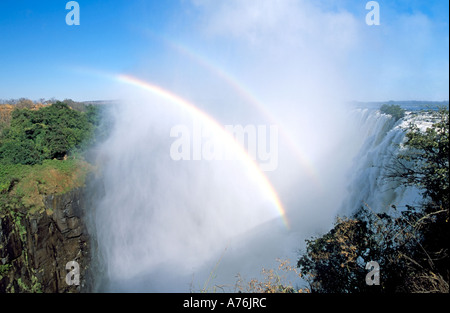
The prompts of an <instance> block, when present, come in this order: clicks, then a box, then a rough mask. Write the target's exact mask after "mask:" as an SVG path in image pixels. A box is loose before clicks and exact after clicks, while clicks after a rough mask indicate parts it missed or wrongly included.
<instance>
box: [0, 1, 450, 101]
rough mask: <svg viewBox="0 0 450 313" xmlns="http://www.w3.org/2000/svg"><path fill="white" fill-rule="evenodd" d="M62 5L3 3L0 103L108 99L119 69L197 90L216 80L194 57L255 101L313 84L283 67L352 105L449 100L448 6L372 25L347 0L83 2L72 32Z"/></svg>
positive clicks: (383, 13) (417, 5) (415, 5)
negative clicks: (269, 91) (270, 87)
mask: <svg viewBox="0 0 450 313" xmlns="http://www.w3.org/2000/svg"><path fill="white" fill-rule="evenodd" d="M67 2H68V1H63V0H59V1H53V0H52V1H32V0H1V1H0V99H9V98H19V97H26V98H30V99H33V100H36V99H39V98H46V99H49V98H52V97H55V98H57V99H64V98H71V99H74V100H80V101H83V100H97V99H113V98H115V97H116V96H117V94H116V91H117V84H118V83H117V82H116V81H114V80H113V79H111V78H110V76H111V75H114V74H121V73H125V74H130V75H136V76H138V77H141V78H143V79H147V80H151V81H152V82H153V83H156V84H159V85H162V86H164V87H165V88H169V89H170V88H174V89H177V88H178V89H179V90H180V92H182V90H183V88H180V86H181V85H183V86H189V88H190V89H191V90H194V89H195V88H201V86H205V85H206V86H209V85H208V84H210V81H211V80H209V79H206V78H205V77H207V75H211V76H214V75H213V73H209V74H207V73H206V72H207V69H205V66H204V64H202V63H201V62H199V61H198V60H199V59H201V60H205V62H206V63H207V64H209V65H210V66H212V67H215V68H217V69H221V70H224V71H226V72H227V73H231V75H232V76H233V77H234V78H236V80H239V81H243V82H245V84H246V85H248V86H251V88H253V90H254V91H255V92H256V93H261V94H263V93H264V89H265V86H267V85H266V84H270V83H271V81H272V80H278V79H277V78H275V77H279V76H280V75H284V74H282V73H287V74H286V77H287V76H289V77H290V79H289V83H284V84H283V85H282V87H280V88H278V89H276V91H278V92H285V90H286V89H287V88H288V87H287V86H288V85H289V86H290V84H292V86H290V87H289V88H294V87H293V86H295V84H296V83H299V84H308V83H310V82H309V80H308V79H306V75H300V74H299V75H298V76H296V74H294V71H293V70H292V71H291V70H290V68H295V66H293V67H291V66H286V68H285V69H284V70H283V71H282V70H281V68H284V67H285V65H283V64H287V62H290V63H289V64H294V65H297V66H298V69H301V68H305V66H306V68H305V71H309V72H310V73H309V75H310V74H311V72H313V73H312V76H313V79H312V81H313V82H312V83H311V84H313V85H314V82H319V81H320V82H324V86H322V85H320V84H316V85H317V86H316V87H317V88H318V89H320V88H322V87H327V86H331V85H332V86H333V88H337V89H339V88H342V89H346V90H347V91H346V93H345V97H347V98H348V100H362V101H369V100H376V101H379V100H410V99H417V100H448V98H449V96H448V94H449V89H448V84H449V74H448V72H449V62H448V58H449V57H448V55H449V31H448V30H449V24H448V21H449V17H448V10H449V8H448V6H449V4H448V1H441V0H439V1H406V0H397V1H393V0H391V1H378V3H379V4H380V20H381V25H379V26H367V25H366V24H365V15H366V14H367V13H368V11H367V10H366V9H365V3H366V1H354V0H329V1H327V0H321V1H291V0H280V1H276V0H271V1H269V0H260V1H257V0H256V1H237V0H229V1H207V0H192V1H189V0H165V1H160V0H159V1H156V0H155V1H142V0H140V1H139V0H128V1H125V0H123V1H99V0H90V1H87V0H80V1H78V3H79V5H80V25H79V26H68V25H66V23H65V17H66V14H67V13H68V12H69V11H68V10H66V9H65V5H66V3H67ZM303 13H305V14H303ZM174 47H175V48H174ZM176 47H178V49H177V48H176ZM179 47H183V49H184V50H183V49H181V50H180V48H179ZM277 47H278V48H279V50H277ZM180 51H184V52H181V53H180ZM186 51H188V52H186ZM287 51H289V53H288V52H287ZM193 56H195V57H193ZM206 60H207V61H206ZM305 60H308V61H305ZM282 61H283V62H284V63H282ZM266 64H267V65H266ZM309 64H314V65H315V66H311V67H310V68H309V67H308V66H310V65H309ZM266 66H267V68H266ZM261 68H266V71H264V72H263V71H262V70H261ZM297 72H298V71H297ZM261 73H267V75H261ZM261 76H264V78H262V77H261ZM213 78H214V77H213ZM214 79H215V80H217V81H219V80H220V78H218V77H215V78H214ZM327 84H328V85H327ZM340 84H342V86H341V85H340ZM280 86H281V85H280ZM210 87H211V89H210V90H211V91H210V92H211V93H213V92H214V90H215V89H214V87H213V86H210ZM218 88H219V87H218ZM186 89H187V88H186ZM276 91H274V93H276ZM199 92H200V91H199Z"/></svg>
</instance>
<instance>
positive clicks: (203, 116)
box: [116, 75, 290, 229]
mask: <svg viewBox="0 0 450 313" xmlns="http://www.w3.org/2000/svg"><path fill="white" fill-rule="evenodd" d="M116 79H117V80H118V81H120V82H122V83H126V84H129V85H132V86H135V87H139V88H141V89H143V90H146V91H148V92H150V93H152V94H153V95H156V96H158V97H160V98H162V99H164V100H167V101H169V102H171V103H173V104H175V105H177V106H179V107H180V108H182V109H184V110H186V111H187V112H189V113H190V114H191V115H192V116H193V117H195V118H198V119H199V120H200V121H201V122H202V123H204V124H205V125H207V126H208V127H211V129H212V130H213V131H214V132H215V133H217V134H220V135H221V136H222V137H221V138H223V140H224V141H225V142H224V144H225V145H226V146H227V147H231V148H232V149H234V151H235V152H236V153H237V155H238V157H240V160H241V161H242V162H244V164H243V165H244V166H245V167H246V169H247V171H248V173H249V175H250V176H251V177H253V178H254V179H255V181H257V182H258V184H259V187H260V188H261V190H262V192H263V193H264V194H265V195H267V196H268V197H269V198H270V200H271V202H272V204H273V205H274V206H275V208H276V209H277V211H278V214H279V215H280V217H281V218H282V220H283V223H284V224H285V226H286V227H287V228H288V229H289V227H290V226H289V221H288V219H287V216H286V211H285V209H284V207H283V205H282V203H281V201H280V198H279V196H278V194H277V192H276V191H275V189H274V187H273V186H272V184H271V183H270V181H269V179H268V178H267V176H266V175H265V174H264V172H263V171H262V170H261V169H260V168H259V166H258V164H256V162H255V161H254V160H253V159H252V158H251V157H250V156H249V155H248V153H247V151H246V150H245V149H244V147H242V146H241V145H240V144H239V143H238V142H237V141H236V140H235V139H234V137H233V136H232V135H231V134H230V133H229V132H227V131H226V130H225V129H224V128H223V127H222V126H221V125H220V124H219V123H218V122H217V121H216V120H215V119H214V118H212V117H211V116H209V115H208V114H207V113H205V112H204V111H202V110H200V109H199V108H198V107H196V106H195V105H194V104H192V103H190V102H189V101H187V100H185V99H183V98H181V97H180V96H178V95H176V94H174V93H172V92H170V91H168V90H165V89H163V88H161V87H160V86H157V85H154V84H150V83H148V82H146V81H143V80H140V79H138V78H136V77H133V76H130V75H117V76H116Z"/></svg>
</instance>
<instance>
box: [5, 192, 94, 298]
mask: <svg viewBox="0 0 450 313" xmlns="http://www.w3.org/2000/svg"><path fill="white" fill-rule="evenodd" d="M44 203H45V209H44V210H41V211H40V212H34V213H31V212H30V211H29V210H26V209H25V208H22V209H17V208H15V209H10V210H7V211H6V212H5V211H3V213H0V292H47V293H62V292H87V291H89V290H90V288H91V287H90V284H89V283H87V282H88V281H89V278H88V276H89V264H90V239H89V235H88V231H87V227H86V226H87V225H86V222H85V221H86V218H85V216H86V201H85V198H84V189H83V188H76V189H73V190H71V191H69V192H67V193H65V194H60V195H47V196H45V197H44Z"/></svg>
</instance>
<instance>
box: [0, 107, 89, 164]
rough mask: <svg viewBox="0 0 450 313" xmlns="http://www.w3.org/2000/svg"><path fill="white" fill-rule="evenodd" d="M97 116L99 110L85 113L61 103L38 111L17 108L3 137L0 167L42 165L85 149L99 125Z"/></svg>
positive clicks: (0, 138)
mask: <svg viewBox="0 0 450 313" xmlns="http://www.w3.org/2000/svg"><path fill="white" fill-rule="evenodd" d="M97 113H98V112H97V110H96V108H88V110H87V112H86V113H84V112H79V111H76V110H73V109H72V108H71V107H69V106H68V105H67V104H66V103H64V102H59V101H58V102H56V103H53V104H52V105H49V106H45V107H42V108H40V109H38V110H32V109H28V108H23V109H20V108H16V109H15V110H14V111H13V112H12V114H11V115H12V116H11V121H10V125H9V127H6V128H4V129H3V131H2V133H1V134H0V163H4V164H24V165H25V164H29V165H32V164H40V163H41V162H42V161H43V160H45V159H63V158H64V157H65V156H66V155H67V154H68V153H70V152H73V151H77V150H81V149H83V148H84V147H85V146H86V145H87V144H88V143H89V140H90V139H91V138H92V135H93V132H94V129H95V127H96V126H97V125H98V114H97Z"/></svg>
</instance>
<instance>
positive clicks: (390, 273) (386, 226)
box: [297, 107, 449, 293]
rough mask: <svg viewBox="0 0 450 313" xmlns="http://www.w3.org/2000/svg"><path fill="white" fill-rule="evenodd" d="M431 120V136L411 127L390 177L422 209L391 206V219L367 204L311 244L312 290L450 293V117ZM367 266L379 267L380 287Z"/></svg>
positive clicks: (444, 112) (308, 275) (303, 264)
mask: <svg viewBox="0 0 450 313" xmlns="http://www.w3.org/2000/svg"><path fill="white" fill-rule="evenodd" d="M387 108H388V107H384V109H387ZM394 109H395V108H394ZM393 112H394V111H391V113H389V114H395V113H393ZM429 114H430V115H431V116H432V117H433V119H434V121H435V122H434V123H433V125H432V126H431V127H429V128H428V129H426V130H425V131H423V130H420V129H419V128H418V127H417V126H416V125H414V124H412V125H410V126H409V127H408V129H407V134H406V141H405V143H404V146H405V149H404V150H402V151H403V152H402V153H400V154H399V155H398V156H397V157H396V158H394V159H393V163H392V168H391V169H390V173H389V174H388V175H387V176H388V177H387V178H388V179H395V180H398V181H400V182H401V183H402V184H405V185H408V186H415V187H417V188H418V189H419V190H421V193H422V197H423V202H422V204H421V205H419V206H417V205H416V206H415V207H414V206H410V205H407V206H406V208H405V209H402V210H399V209H397V208H395V207H394V206H393V207H392V209H393V211H392V212H390V213H389V214H388V213H383V214H377V213H375V212H374V210H373V209H372V208H370V207H369V206H367V205H366V206H364V207H361V209H360V210H359V211H358V212H355V213H354V214H353V215H352V216H350V217H345V218H342V217H338V218H337V219H336V222H335V224H334V227H333V228H332V229H331V230H330V231H329V232H328V233H326V234H325V235H323V236H320V237H314V238H311V239H309V240H307V241H306V251H305V253H304V254H303V255H301V257H300V258H299V260H298V263H297V266H298V267H299V269H300V271H301V273H302V275H303V277H304V279H305V280H306V281H307V282H308V284H309V289H310V290H311V291H313V292H327V293H329V292H333V293H334V292H336V293H348V292H448V291H449V286H448V282H449V270H448V265H449V254H448V238H449V228H448V219H449V203H448V185H449V154H448V153H449V151H448V144H449V142H448V135H449V129H448V128H449V111H448V108H444V109H441V110H439V111H433V112H431V113H429ZM369 261H376V262H378V263H379V265H380V268H381V277H380V285H367V284H366V281H365V277H366V275H367V274H368V270H366V268H365V266H366V264H367V262H369Z"/></svg>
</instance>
